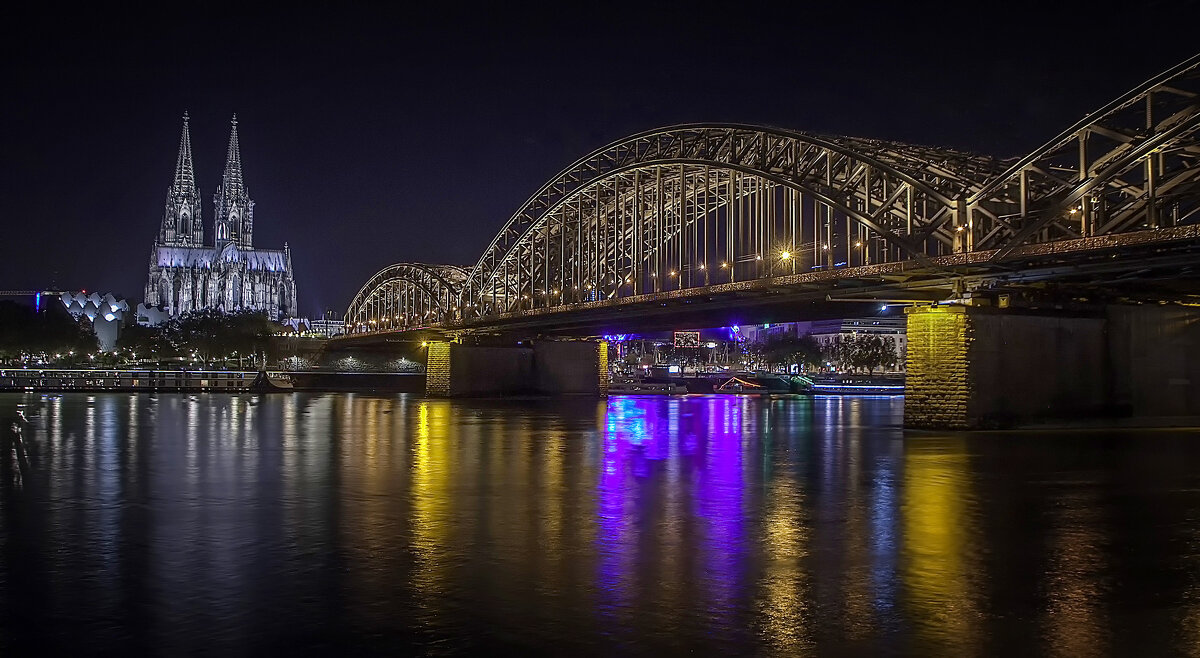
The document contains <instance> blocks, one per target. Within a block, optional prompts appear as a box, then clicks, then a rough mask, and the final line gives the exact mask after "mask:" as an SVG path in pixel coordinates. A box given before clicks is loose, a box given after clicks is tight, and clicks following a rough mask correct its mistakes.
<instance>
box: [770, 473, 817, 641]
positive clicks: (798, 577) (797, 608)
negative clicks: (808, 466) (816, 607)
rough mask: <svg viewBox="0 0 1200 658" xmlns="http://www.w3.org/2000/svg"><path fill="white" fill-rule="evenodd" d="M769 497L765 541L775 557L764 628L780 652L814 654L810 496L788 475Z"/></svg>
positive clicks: (777, 481) (771, 491) (771, 559)
mask: <svg viewBox="0 0 1200 658" xmlns="http://www.w3.org/2000/svg"><path fill="white" fill-rule="evenodd" d="M766 499H767V509H766V513H765V518H764V523H763V534H764V537H763V544H764V554H765V555H767V556H769V558H768V559H767V562H766V564H765V569H764V574H763V581H762V582H763V590H764V591H763V594H764V596H763V599H762V602H761V603H760V604H759V607H760V613H761V614H762V618H763V631H764V633H765V634H766V636H767V637H766V640H767V643H768V646H769V647H770V648H771V651H772V653H774V654H776V655H781V656H790V655H797V654H804V653H810V652H811V651H812V649H813V635H812V631H813V628H812V623H813V620H812V615H813V611H812V610H810V606H809V602H810V601H811V600H812V597H811V592H810V591H809V590H810V587H809V581H810V578H809V574H808V573H807V571H806V570H805V568H804V560H805V558H807V556H808V543H809V532H808V528H807V527H806V526H805V525H804V523H803V521H802V519H803V518H804V506H805V501H804V498H803V494H802V493H801V492H800V490H799V488H798V487H796V483H795V480H793V479H792V478H788V477H780V478H775V479H774V482H773V483H772V486H771V490H770V493H769V494H768V495H767V498H766Z"/></svg>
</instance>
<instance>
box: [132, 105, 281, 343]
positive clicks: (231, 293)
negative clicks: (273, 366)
mask: <svg viewBox="0 0 1200 658" xmlns="http://www.w3.org/2000/svg"><path fill="white" fill-rule="evenodd" d="M201 205H202V203H201V198H200V192H199V190H198V188H197V187H196V178H195V173H194V172H193V169H192V140H191V135H190V134H189V133H188V116H187V114H184V116H183V133H182V134H181V135H180V138H179V157H178V159H177V160H176V163H175V180H174V182H173V183H172V184H171V187H170V188H169V189H168V190H167V203H166V208H165V210H164V211H163V218H162V225H161V226H160V227H159V231H158V237H157V238H156V239H155V240H154V248H153V249H152V250H151V252H150V276H149V280H148V281H147V282H146V300H145V303H146V305H147V306H157V307H159V308H160V309H162V310H163V311H164V312H166V313H167V314H168V315H169V316H171V317H174V316H178V315H181V314H184V313H188V312H190V311H195V310H199V309H218V310H223V311H236V310H246V309H251V310H260V311H263V312H265V313H266V314H267V316H268V317H270V318H271V319H272V320H280V319H282V318H287V317H292V316H295V315H296V283H295V280H294V279H293V277H292V254H291V251H290V250H289V249H288V246H287V243H286V242H285V243H284V245H283V249H256V248H255V247H254V240H253V237H254V201H253V200H252V199H251V198H250V194H249V192H247V190H246V184H245V181H244V180H243V178H242V156H241V151H240V150H239V147H238V132H237V115H234V117H233V121H232V122H231V128H230V133H229V149H228V151H227V154H226V157H225V174H224V175H223V176H222V177H221V185H220V186H219V187H217V193H216V194H215V195H214V196H213V205H214V209H213V213H214V217H213V230H212V242H211V243H210V244H206V243H205V241H204V223H203V221H202V220H201Z"/></svg>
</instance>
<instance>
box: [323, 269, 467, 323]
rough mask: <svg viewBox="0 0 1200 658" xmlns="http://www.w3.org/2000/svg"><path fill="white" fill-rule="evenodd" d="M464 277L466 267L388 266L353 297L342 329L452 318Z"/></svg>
mask: <svg viewBox="0 0 1200 658" xmlns="http://www.w3.org/2000/svg"><path fill="white" fill-rule="evenodd" d="M466 277H467V272H466V270H464V269H463V268H461V267H457V266H455V265H425V264H422V263H396V264H394V265H389V266H387V267H385V268H383V269H382V270H379V271H378V272H376V273H375V274H374V275H373V276H372V277H371V278H370V279H368V280H367V282H366V283H365V284H363V287H362V288H361V289H359V291H358V294H357V295H355V296H354V301H353V302H351V304H350V308H349V309H348V310H347V311H346V329H347V331H353V332H355V333H362V332H370V331H401V330H407V329H419V328H423V327H428V326H431V325H437V324H442V323H445V322H447V321H449V320H452V319H453V313H454V309H455V308H456V306H457V304H458V295H459V291H460V290H462V283H463V281H465V280H466Z"/></svg>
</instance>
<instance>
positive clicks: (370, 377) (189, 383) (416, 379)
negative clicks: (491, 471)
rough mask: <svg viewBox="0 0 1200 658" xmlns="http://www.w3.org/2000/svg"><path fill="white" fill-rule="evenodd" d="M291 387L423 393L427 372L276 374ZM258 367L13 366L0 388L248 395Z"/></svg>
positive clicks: (5, 372) (2, 377) (3, 373)
mask: <svg viewBox="0 0 1200 658" xmlns="http://www.w3.org/2000/svg"><path fill="white" fill-rule="evenodd" d="M280 374H282V375H286V376H288V377H289V378H291V380H292V383H293V385H294V390H297V391H311V392H326V391H327V392H355V391H362V392H386V393H421V392H424V390H425V375H424V374H420V373H392V372H326V371H303V372H280ZM257 375H258V372H257V371H253V370H249V371H239V370H155V369H147V368H139V369H118V368H112V369H75V370H72V369H56V368H13V369H3V370H0V391H42V392H68V391H78V392H129V393H138V392H187V393H247V392H250V386H251V384H252V383H253V382H254V378H255V377H256V376H257Z"/></svg>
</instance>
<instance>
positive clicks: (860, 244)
mask: <svg viewBox="0 0 1200 658" xmlns="http://www.w3.org/2000/svg"><path fill="white" fill-rule="evenodd" d="M854 246H856V247H861V246H862V243H861V242H855V243H854Z"/></svg>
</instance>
